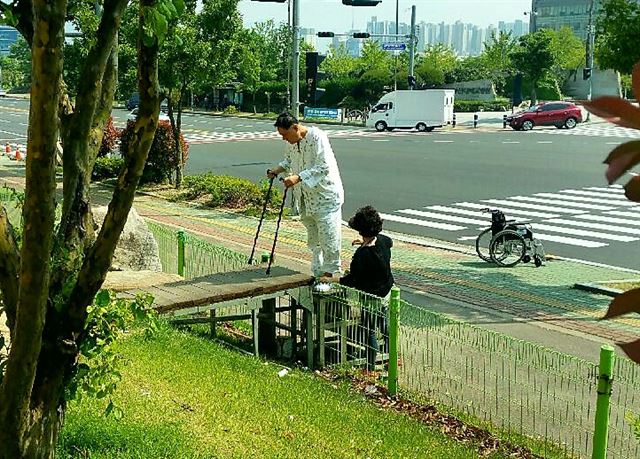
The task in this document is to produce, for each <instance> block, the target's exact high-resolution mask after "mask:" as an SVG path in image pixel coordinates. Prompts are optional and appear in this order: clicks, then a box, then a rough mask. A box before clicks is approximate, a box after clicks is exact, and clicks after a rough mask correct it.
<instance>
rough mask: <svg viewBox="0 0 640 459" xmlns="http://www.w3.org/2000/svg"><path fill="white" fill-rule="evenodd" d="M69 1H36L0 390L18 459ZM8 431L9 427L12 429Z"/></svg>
mask: <svg viewBox="0 0 640 459" xmlns="http://www.w3.org/2000/svg"><path fill="white" fill-rule="evenodd" d="M65 13H66V0H35V1H34V5H33V16H34V21H33V22H34V24H35V30H34V34H33V44H32V47H31V48H32V68H33V78H32V84H31V106H30V110H29V140H28V149H29V155H28V156H27V164H26V195H25V203H24V207H23V215H24V222H25V223H24V230H23V244H22V252H21V267H20V288H19V292H20V293H19V300H18V306H17V310H16V321H15V329H14V338H15V339H14V341H13V342H12V343H11V351H10V353H9V358H8V361H7V366H6V373H5V377H4V378H3V380H2V386H1V387H0V426H3V429H0V444H4V445H7V447H6V448H5V450H6V451H9V453H8V454H11V451H12V450H15V451H14V452H15V453H17V454H16V455H15V457H20V456H21V454H20V450H21V449H22V442H23V441H24V437H23V432H24V429H25V426H26V423H27V422H29V421H28V416H27V410H28V409H29V403H30V396H31V391H32V388H33V382H34V379H35V374H36V367H37V363H38V355H39V354H40V349H41V346H42V330H43V328H44V318H45V311H46V307H47V300H48V284H49V270H50V264H51V261H50V257H49V256H48V254H50V253H51V245H52V239H53V225H54V219H55V205H54V197H55V189H56V186H55V157H56V141H57V140H58V129H57V127H58V100H59V97H60V82H61V79H62V53H63V44H64V23H65ZM8 426H9V427H8Z"/></svg>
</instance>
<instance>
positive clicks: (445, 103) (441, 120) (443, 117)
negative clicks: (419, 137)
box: [367, 89, 455, 132]
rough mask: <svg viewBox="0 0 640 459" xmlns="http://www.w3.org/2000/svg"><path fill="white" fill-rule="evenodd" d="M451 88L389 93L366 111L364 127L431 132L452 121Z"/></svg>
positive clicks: (452, 91)
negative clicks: (367, 112) (366, 116)
mask: <svg viewBox="0 0 640 459" xmlns="http://www.w3.org/2000/svg"><path fill="white" fill-rule="evenodd" d="M454 97H455V90H453V89H424V90H418V91H406V90H405V91H391V92H389V93H387V94H385V95H384V96H382V97H381V98H380V100H379V101H378V103H377V104H376V105H374V107H373V108H372V109H371V111H370V112H369V117H368V118H367V126H368V127H375V128H376V130H378V131H384V130H388V131H391V130H393V129H395V128H405V129H413V128H415V129H417V130H418V131H420V132H431V131H433V129H434V128H437V127H442V126H444V125H445V124H447V123H450V122H451V121H452V120H453V100H454Z"/></svg>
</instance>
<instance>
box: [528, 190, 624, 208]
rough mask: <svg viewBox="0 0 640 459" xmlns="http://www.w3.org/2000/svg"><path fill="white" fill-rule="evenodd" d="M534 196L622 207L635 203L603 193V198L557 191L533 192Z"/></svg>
mask: <svg viewBox="0 0 640 459" xmlns="http://www.w3.org/2000/svg"><path fill="white" fill-rule="evenodd" d="M534 196H541V197H543V198H554V199H560V200H565V201H566V200H569V201H585V202H592V203H594V204H598V203H599V204H610V205H612V206H616V207H619V206H623V207H630V206H634V205H635V204H634V203H632V202H629V201H622V200H619V199H616V198H617V196H615V195H613V194H609V196H611V197H610V198H608V199H607V197H605V195H603V198H604V199H598V198H593V197H591V196H571V195H568V194H558V193H535V194H534Z"/></svg>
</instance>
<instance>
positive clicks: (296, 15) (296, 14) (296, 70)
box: [291, 0, 300, 118]
mask: <svg viewBox="0 0 640 459" xmlns="http://www.w3.org/2000/svg"><path fill="white" fill-rule="evenodd" d="M292 2H293V55H292V58H293V66H292V67H293V75H292V76H293V78H292V80H293V91H292V98H293V100H292V101H291V102H292V104H293V107H292V108H293V116H295V117H296V118H298V117H299V116H300V0H292Z"/></svg>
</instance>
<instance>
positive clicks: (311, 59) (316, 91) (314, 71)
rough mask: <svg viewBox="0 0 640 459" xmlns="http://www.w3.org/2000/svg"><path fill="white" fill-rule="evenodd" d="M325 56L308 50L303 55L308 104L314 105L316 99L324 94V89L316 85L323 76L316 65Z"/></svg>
mask: <svg viewBox="0 0 640 459" xmlns="http://www.w3.org/2000/svg"><path fill="white" fill-rule="evenodd" d="M326 57H327V56H323V55H321V54H318V53H316V52H308V53H307V54H306V56H305V64H306V78H307V104H308V105H311V106H316V104H317V103H318V100H319V99H320V98H321V97H322V95H323V94H324V91H325V90H324V89H323V88H319V87H318V82H320V81H321V80H322V79H323V78H324V76H325V73H324V72H323V71H322V70H318V67H320V64H322V61H324V60H325V58H326Z"/></svg>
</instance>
